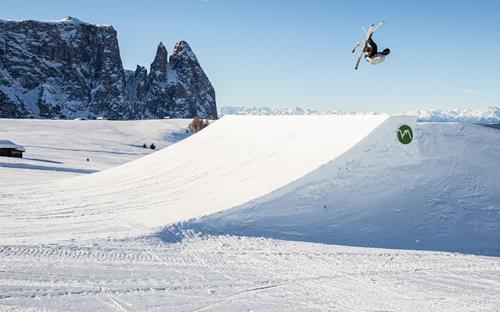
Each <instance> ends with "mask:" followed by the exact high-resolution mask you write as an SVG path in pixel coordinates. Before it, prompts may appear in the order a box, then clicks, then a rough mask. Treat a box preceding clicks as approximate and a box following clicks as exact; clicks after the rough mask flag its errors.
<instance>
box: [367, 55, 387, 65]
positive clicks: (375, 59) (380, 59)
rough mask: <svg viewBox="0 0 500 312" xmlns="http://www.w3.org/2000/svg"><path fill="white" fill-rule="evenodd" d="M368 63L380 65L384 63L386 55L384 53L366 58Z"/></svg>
mask: <svg viewBox="0 0 500 312" xmlns="http://www.w3.org/2000/svg"><path fill="white" fill-rule="evenodd" d="M365 58H366V61H367V62H368V63H370V64H372V65H377V64H380V63H382V62H383V61H384V59H385V55H383V54H382V53H377V54H375V55H374V56H373V57H365Z"/></svg>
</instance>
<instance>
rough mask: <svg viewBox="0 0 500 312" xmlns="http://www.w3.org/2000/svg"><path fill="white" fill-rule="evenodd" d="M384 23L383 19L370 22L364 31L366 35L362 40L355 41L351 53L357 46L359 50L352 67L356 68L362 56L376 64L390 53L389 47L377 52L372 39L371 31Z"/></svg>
mask: <svg viewBox="0 0 500 312" xmlns="http://www.w3.org/2000/svg"><path fill="white" fill-rule="evenodd" d="M384 23H385V22H384V21H381V22H379V23H378V24H371V25H370V27H369V28H368V30H367V31H366V36H365V38H364V40H362V41H359V42H357V43H356V45H355V46H354V48H353V49H352V53H354V52H356V49H357V48H358V47H361V51H360V53H359V56H358V57H357V59H356V64H355V65H354V69H358V66H359V62H361V59H362V58H363V57H364V58H365V60H366V61H367V62H368V63H370V64H373V65H376V64H380V63H382V62H383V61H384V59H385V57H386V56H387V55H389V53H391V50H389V49H384V50H383V51H382V52H379V51H378V47H377V44H376V43H375V42H374V41H373V39H372V36H373V33H374V32H375V31H376V30H377V29H378V28H379V27H380V26H382V25H383V24H384Z"/></svg>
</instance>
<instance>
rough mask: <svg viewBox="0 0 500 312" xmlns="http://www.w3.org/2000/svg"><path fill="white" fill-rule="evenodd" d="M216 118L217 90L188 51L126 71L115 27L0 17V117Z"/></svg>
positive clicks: (182, 46) (179, 49) (163, 53)
mask: <svg viewBox="0 0 500 312" xmlns="http://www.w3.org/2000/svg"><path fill="white" fill-rule="evenodd" d="M195 115H199V116H202V117H206V118H216V117H217V112H216V102H215V91H214V89H213V87H212V85H211V83H210V81H209V80H208V78H207V76H206V75H205V73H204V72H203V69H202V68H201V66H200V64H199V62H198V60H197V58H196V56H195V54H194V53H193V51H192V50H191V48H190V46H189V45H188V44H187V43H186V42H184V41H181V42H179V43H178V44H177V45H176V47H175V49H174V51H173V54H172V55H171V56H170V58H168V55H167V50H166V48H165V47H164V46H163V44H162V43H160V45H159V46H158V51H157V55H156V57H155V60H154V61H153V63H152V64H151V70H150V72H149V74H148V73H147V70H146V69H145V68H144V67H142V66H138V67H137V69H136V70H135V72H132V71H127V70H124V69H123V66H122V61H121V57H120V50H119V46H118V40H117V33H116V31H115V29H114V28H113V27H112V26H108V25H92V24H88V23H85V22H82V21H80V20H78V19H76V18H72V17H66V18H64V19H63V20H60V21H57V22H41V21H32V20H29V21H4V20H0V117H4V118H29V117H33V118H61V119H68V118H77V117H85V118H94V117H96V116H104V117H107V118H109V119H144V118H163V117H165V116H170V117H181V118H187V117H193V116H195Z"/></svg>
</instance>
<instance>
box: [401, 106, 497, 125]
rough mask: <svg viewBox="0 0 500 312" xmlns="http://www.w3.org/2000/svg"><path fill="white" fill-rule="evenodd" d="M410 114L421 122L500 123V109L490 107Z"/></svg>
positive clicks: (437, 110)
mask: <svg viewBox="0 0 500 312" xmlns="http://www.w3.org/2000/svg"><path fill="white" fill-rule="evenodd" d="M409 114H412V115H416V116H417V118H418V120H419V121H459V122H470V123H481V124H491V123H500V107H495V106H490V107H484V108H478V109H454V110H440V109H435V110H418V111H415V112H410V113H409Z"/></svg>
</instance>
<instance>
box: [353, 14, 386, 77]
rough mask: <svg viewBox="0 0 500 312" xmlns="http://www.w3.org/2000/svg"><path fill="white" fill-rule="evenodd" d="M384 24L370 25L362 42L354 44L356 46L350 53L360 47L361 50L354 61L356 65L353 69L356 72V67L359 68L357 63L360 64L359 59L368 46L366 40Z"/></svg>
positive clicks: (382, 22)
mask: <svg viewBox="0 0 500 312" xmlns="http://www.w3.org/2000/svg"><path fill="white" fill-rule="evenodd" d="M384 23H385V21H381V22H380V23H378V24H371V25H370V27H368V30H367V31H366V35H365V38H364V40H362V41H358V42H357V43H356V45H355V46H354V48H353V49H352V53H354V52H356V49H357V48H359V47H362V48H361V51H360V53H359V56H358V58H357V59H356V64H355V65H354V69H355V70H357V69H358V66H359V63H360V62H361V59H362V58H363V56H364V55H365V49H366V46H367V44H368V39H370V37H371V35H372V34H373V33H374V32H375V31H376V30H377V29H379V28H380V26H382V25H383V24H384Z"/></svg>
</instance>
